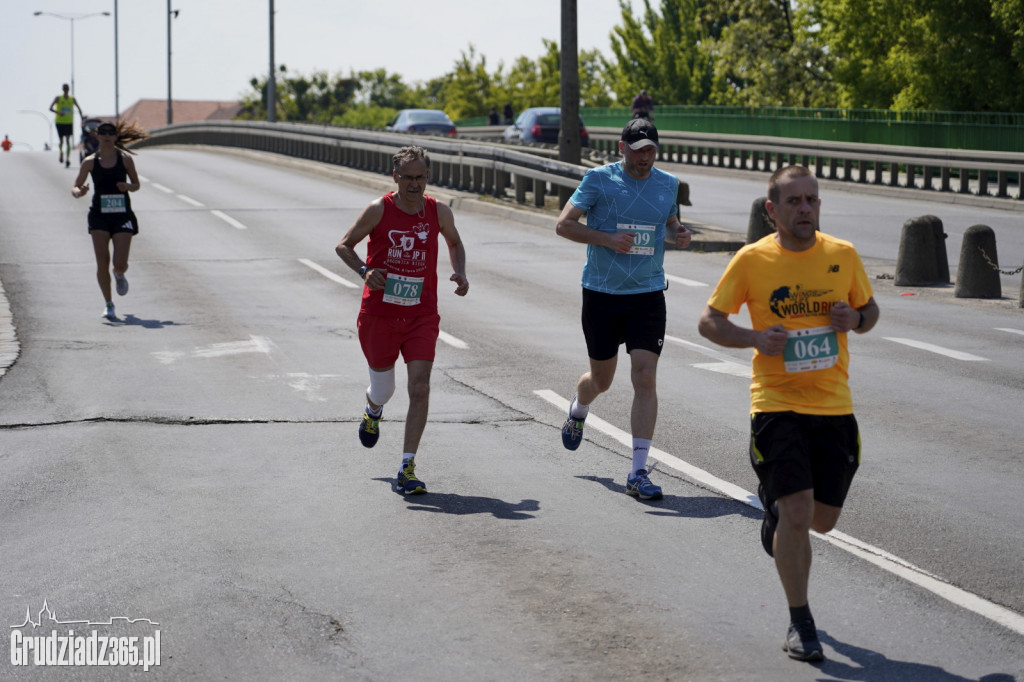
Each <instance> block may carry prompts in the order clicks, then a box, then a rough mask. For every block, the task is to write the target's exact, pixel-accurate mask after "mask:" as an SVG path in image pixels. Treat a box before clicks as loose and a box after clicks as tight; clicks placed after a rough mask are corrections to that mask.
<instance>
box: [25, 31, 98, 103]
mask: <svg viewBox="0 0 1024 682" xmlns="http://www.w3.org/2000/svg"><path fill="white" fill-rule="evenodd" d="M32 14H33V15H35V16H37V17H38V16H40V15H46V16H48V17H57V18H58V19H65V20H67V21H68V22H70V23H71V96H72V97H74V95H75V20H76V19H88V18H89V17H99V16H104V17H109V16H110V12H93V13H91V14H54V13H53V12H42V11H40V12H33V13H32Z"/></svg>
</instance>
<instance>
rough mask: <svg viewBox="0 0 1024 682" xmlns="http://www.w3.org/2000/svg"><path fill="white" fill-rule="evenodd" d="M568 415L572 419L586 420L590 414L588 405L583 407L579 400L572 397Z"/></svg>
mask: <svg viewBox="0 0 1024 682" xmlns="http://www.w3.org/2000/svg"><path fill="white" fill-rule="evenodd" d="M569 414H570V415H571V416H572V418H573V419H586V418H587V415H588V414H590V405H583V404H582V403H580V400H579V398H576V397H573V399H572V404H571V405H569Z"/></svg>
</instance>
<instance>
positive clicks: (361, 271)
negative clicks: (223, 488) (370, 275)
mask: <svg viewBox="0 0 1024 682" xmlns="http://www.w3.org/2000/svg"><path fill="white" fill-rule="evenodd" d="M369 269H370V267H369V266H368V265H364V266H363V267H361V268H359V278H360V279H366V271H367V270H369Z"/></svg>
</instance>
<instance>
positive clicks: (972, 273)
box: [953, 225, 1003, 298]
mask: <svg viewBox="0 0 1024 682" xmlns="http://www.w3.org/2000/svg"><path fill="white" fill-rule="evenodd" d="M998 263H999V258H998V257H997V254H996V233H995V232H993V231H992V228H991V227H989V226H988V225H972V226H971V227H968V228H967V231H966V232H964V242H963V245H962V246H961V247H960V265H959V267H957V271H956V290H955V291H954V292H953V295H954V296H956V297H957V298H1002V296H1003V290H1002V286H1001V285H1000V283H999V270H998Z"/></svg>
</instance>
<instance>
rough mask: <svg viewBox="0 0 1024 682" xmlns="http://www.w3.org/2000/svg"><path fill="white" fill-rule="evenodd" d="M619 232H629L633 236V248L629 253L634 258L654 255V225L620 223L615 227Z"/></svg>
mask: <svg viewBox="0 0 1024 682" xmlns="http://www.w3.org/2000/svg"><path fill="white" fill-rule="evenodd" d="M615 227H616V228H617V229H618V230H619V232H628V233H629V234H631V235H633V246H632V247H630V249H629V253H630V255H634V256H653V255H654V235H655V227H654V225H627V224H623V223H620V224H618V225H616V226H615Z"/></svg>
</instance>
